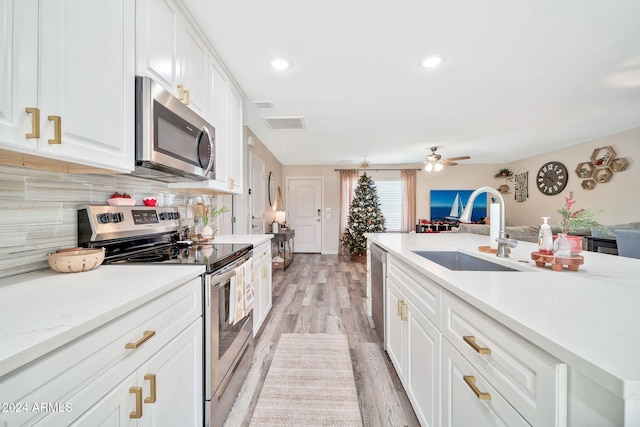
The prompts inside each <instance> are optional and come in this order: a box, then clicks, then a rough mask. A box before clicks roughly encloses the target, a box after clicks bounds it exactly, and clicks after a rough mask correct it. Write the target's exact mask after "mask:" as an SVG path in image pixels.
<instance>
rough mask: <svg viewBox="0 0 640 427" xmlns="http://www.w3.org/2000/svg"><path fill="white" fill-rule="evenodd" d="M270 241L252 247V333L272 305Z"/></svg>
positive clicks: (262, 321) (256, 329) (260, 323)
mask: <svg viewBox="0 0 640 427" xmlns="http://www.w3.org/2000/svg"><path fill="white" fill-rule="evenodd" d="M271 275H272V271H271V241H270V240H269V241H267V242H265V243H262V244H261V245H259V246H257V247H255V248H253V278H254V281H255V282H254V289H255V300H254V304H253V335H254V336H255V335H256V334H257V333H258V331H259V330H260V327H261V326H262V324H263V323H264V319H265V318H266V317H267V315H268V314H269V311H270V310H271V306H272V305H273V296H272V293H273V292H272V291H273V289H272V280H271Z"/></svg>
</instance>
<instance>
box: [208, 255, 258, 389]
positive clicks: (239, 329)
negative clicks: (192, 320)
mask: <svg viewBox="0 0 640 427" xmlns="http://www.w3.org/2000/svg"><path fill="white" fill-rule="evenodd" d="M240 265H242V264H241V263H237V264H235V265H234V266H233V267H231V269H230V271H227V272H224V273H222V274H216V273H213V274H210V275H205V312H204V314H205V318H204V322H205V367H204V368H205V369H204V371H205V399H206V400H210V399H211V398H212V396H213V395H214V394H215V392H216V390H217V389H218V388H219V387H220V385H221V383H222V380H223V379H224V378H226V376H227V373H229V371H231V370H232V368H233V366H234V363H238V360H237V359H238V357H239V356H241V353H242V351H243V350H244V348H245V347H246V342H247V341H248V340H253V313H252V312H251V311H250V312H249V313H248V314H247V315H246V316H245V317H244V318H242V319H240V321H239V322H237V323H235V324H234V323H233V314H232V313H231V307H232V305H233V304H232V303H231V298H232V295H231V279H232V278H233V277H235V270H234V268H235V267H238V266H240Z"/></svg>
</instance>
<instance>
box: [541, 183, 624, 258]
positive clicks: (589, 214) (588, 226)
mask: <svg viewBox="0 0 640 427" xmlns="http://www.w3.org/2000/svg"><path fill="white" fill-rule="evenodd" d="M575 203H576V200H575V199H574V198H573V191H570V192H569V197H565V198H564V206H561V207H559V208H556V209H554V211H555V212H557V213H559V214H560V217H561V221H560V227H561V228H562V232H563V234H565V235H567V238H568V239H569V240H570V242H571V255H578V254H579V253H580V252H581V251H582V237H581V236H571V235H570V233H576V232H579V231H584V230H598V231H601V232H603V233H605V234H613V233H612V232H611V230H609V229H608V228H607V227H606V226H604V225H602V224H601V223H600V222H599V221H598V220H597V219H596V215H597V214H599V213H602V212H604V210H602V209H600V210H598V211H593V210H592V209H591V208H583V209H579V210H577V211H572V208H573V205H574V204H575Z"/></svg>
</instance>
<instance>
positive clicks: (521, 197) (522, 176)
mask: <svg viewBox="0 0 640 427" xmlns="http://www.w3.org/2000/svg"><path fill="white" fill-rule="evenodd" d="M514 181H515V187H516V188H515V196H514V197H515V199H516V202H518V203H522V202H524V201H525V200H527V198H528V197H529V171H528V170H526V169H524V168H520V170H518V172H517V173H516V175H515V177H514Z"/></svg>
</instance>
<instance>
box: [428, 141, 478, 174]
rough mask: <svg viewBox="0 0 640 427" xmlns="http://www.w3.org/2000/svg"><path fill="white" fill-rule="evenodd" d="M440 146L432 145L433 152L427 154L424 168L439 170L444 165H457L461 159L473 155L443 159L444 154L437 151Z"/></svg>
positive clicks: (429, 170)
mask: <svg viewBox="0 0 640 427" xmlns="http://www.w3.org/2000/svg"><path fill="white" fill-rule="evenodd" d="M437 149H438V147H431V154H429V155H427V160H426V161H425V162H424V163H425V167H424V169H425V170H426V171H427V172H431V171H435V172H438V171H439V170H441V169H442V167H443V166H455V165H457V164H458V163H457V162H458V161H459V160H467V159H470V158H471V157H469V156H460V157H450V158H448V159H443V158H442V156H441V155H440V154H438V153H436V150H437Z"/></svg>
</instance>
